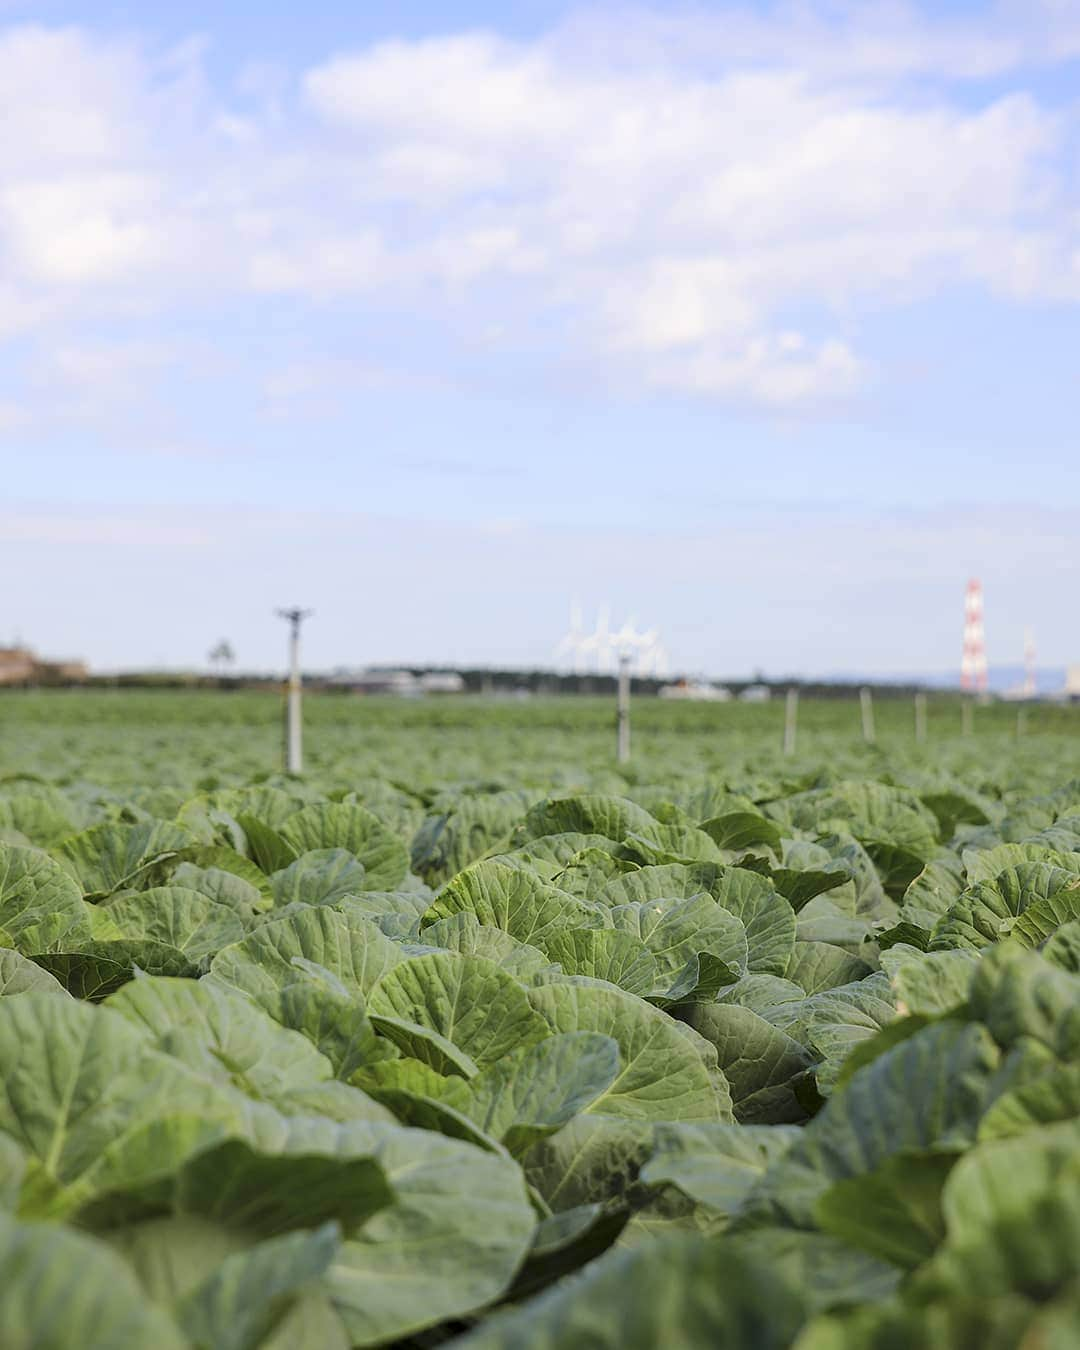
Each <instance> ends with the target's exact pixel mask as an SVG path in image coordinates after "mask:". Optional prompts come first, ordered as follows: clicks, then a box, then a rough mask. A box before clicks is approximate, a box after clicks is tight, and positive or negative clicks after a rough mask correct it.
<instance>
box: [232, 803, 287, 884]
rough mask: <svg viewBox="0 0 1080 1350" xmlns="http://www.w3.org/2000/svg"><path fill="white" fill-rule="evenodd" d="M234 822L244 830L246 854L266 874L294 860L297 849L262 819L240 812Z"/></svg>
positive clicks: (270, 873) (268, 874)
mask: <svg viewBox="0 0 1080 1350" xmlns="http://www.w3.org/2000/svg"><path fill="white" fill-rule="evenodd" d="M236 823H237V824H238V825H239V826H240V828H241V829H242V830H243V831H244V842H245V843H246V845H247V853H248V856H249V857H250V858H251V860H252V861H253V862H254V863H255V864H256V866H257V867H258V868H259V870H260V871H261V872H265V873H266V875H267V876H271V875H272V874H273V873H274V872H277V871H278V870H279V869H281V868H284V867H288V866H289V864H290V863H291V862H293V861H294V860H295V858H296V855H297V852H298V850H297V849H296V848H294V847H293V845H292V844H290V843H289V842H288V841H287V840H286V839H284V838H283V836H282V835H280V834H279V833H278V832H277V830H275V829H272V828H271V826H269V825H267V824H266V823H265V822H264V821H262V820H259V819H258V818H257V817H256V816H249V815H243V814H241V815H239V816H237V818H236Z"/></svg>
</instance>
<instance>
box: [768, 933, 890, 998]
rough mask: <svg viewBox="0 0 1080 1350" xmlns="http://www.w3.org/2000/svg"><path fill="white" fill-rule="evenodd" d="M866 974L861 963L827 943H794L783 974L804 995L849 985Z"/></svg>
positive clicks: (864, 963)
mask: <svg viewBox="0 0 1080 1350" xmlns="http://www.w3.org/2000/svg"><path fill="white" fill-rule="evenodd" d="M870 973H871V969H870V967H869V966H868V965H867V964H866V962H865V961H861V960H860V959H859V958H858V957H857V956H852V955H851V953H850V952H846V951H844V949H843V948H842V947H834V946H833V945H832V944H831V943H828V942H796V943H795V949H794V951H793V952H792V955H791V961H790V963H789V965H788V968H787V970H786V972H785V974H786V976H787V978H788V979H789V980H792V981H793V982H794V983H795V984H797V985H800V986H801V987H802V988H803V989H805V990H806V992H807V993H808V994H818V993H821V992H822V991H823V990H826V989H836V988H838V987H839V986H840V985H844V984H851V983H852V982H853V981H855V980H861V979H864V978H865V977H866V976H867V975H869V974H870Z"/></svg>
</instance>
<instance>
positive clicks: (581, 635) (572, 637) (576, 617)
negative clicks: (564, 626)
mask: <svg viewBox="0 0 1080 1350" xmlns="http://www.w3.org/2000/svg"><path fill="white" fill-rule="evenodd" d="M585 642H586V637H585V629H584V624H583V622H582V617H581V605H580V603H579V602H578V601H577V600H574V601H573V602H572V604H571V605H570V627H569V629H568V630H567V631H566V633H565V634H564V635H563V637H562V640H561V641H560V642H559V645H558V646H557V647H556V648H555V656H556V659H557V660H558V661H560V663H561V661H562V660H563V659H566V660H567V661H568V663H569V666H570V669H571V670H572V671H573V672H574V673H575V674H578V673H579V672H580V671H581V668H582V665H583V664H584V657H585V650H584V643H585Z"/></svg>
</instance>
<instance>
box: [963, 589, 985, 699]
mask: <svg viewBox="0 0 1080 1350" xmlns="http://www.w3.org/2000/svg"><path fill="white" fill-rule="evenodd" d="M986 684H987V678H986V638H985V635H984V633H983V592H982V582H981V581H977V580H975V578H974V577H973V578H972V579H971V580H970V581H969V582H968V584H967V595H966V597H965V599H964V655H963V659H962V660H961V662H960V688H961V689H967V690H970V691H971V692H973V693H978V694H984V693H985V692H986Z"/></svg>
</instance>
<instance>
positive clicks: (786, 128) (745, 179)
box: [0, 0, 1080, 408]
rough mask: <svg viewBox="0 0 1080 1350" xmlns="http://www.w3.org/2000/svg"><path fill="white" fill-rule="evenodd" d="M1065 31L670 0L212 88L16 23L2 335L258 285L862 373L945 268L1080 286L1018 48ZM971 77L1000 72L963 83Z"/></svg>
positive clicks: (665, 362) (574, 347)
mask: <svg viewBox="0 0 1080 1350" xmlns="http://www.w3.org/2000/svg"><path fill="white" fill-rule="evenodd" d="M1025 14H1026V17H1025ZM1076 36H1077V34H1076V25H1075V23H1074V22H1073V20H1072V17H1071V15H1070V12H1069V7H1068V6H1062V5H1060V4H1058V5H1055V3H1054V0H1042V4H1041V5H1040V6H1039V7H1038V8H1037V9H1031V10H1028V11H1025V13H1024V14H1021V12H1020V11H1019V10H1018V9H1016V8H1013V9H1012V10H1010V8H1009V7H1008V6H1004V7H1002V9H1001V11H1000V13H999V14H998V16H997V18H996V19H993V20H990V21H988V20H986V19H985V17H984V19H983V21H982V22H981V23H980V22H978V21H976V20H974V19H973V20H971V21H967V22H964V21H961V20H959V19H956V20H951V21H945V20H943V19H940V18H938V19H934V18H927V17H925V15H923V16H920V15H919V14H918V13H917V12H916V11H914V10H913V9H911V8H910V7H906V6H903V5H887V6H872V7H871V6H865V5H841V6H836V5H833V4H825V3H824V0H821V2H820V3H803V4H797V5H788V6H783V5H782V6H779V7H777V8H775V9H773V10H771V11H769V12H768V13H766V14H765V15H762V14H760V13H757V14H755V13H751V12H748V11H742V10H739V9H736V8H734V7H731V8H726V9H722V10H719V11H710V12H709V13H707V14H706V13H703V12H691V11H686V12H678V11H674V10H672V9H670V8H668V7H665V8H663V9H659V8H658V9H654V10H652V11H648V10H627V11H625V12H624V13H621V14H618V13H616V14H612V13H610V12H608V13H607V14H606V15H605V16H604V17H597V16H593V17H591V18H588V19H579V20H577V21H575V22H572V23H570V24H568V25H566V26H565V27H564V28H562V29H560V30H556V31H554V32H552V33H551V34H549V35H548V36H546V37H543V38H540V39H538V40H536V41H532V42H527V43H526V42H511V41H507V40H505V39H503V38H500V37H497V36H494V35H492V34H487V33H467V34H457V35H451V36H449V37H442V38H430V39H427V40H422V41H415V42H404V41H397V42H386V43H381V44H378V45H375V46H372V47H369V48H367V49H364V50H361V51H358V52H352V53H341V54H336V55H335V54H331V55H328V57H327V59H326V60H325V61H323V62H321V63H318V64H316V65H315V66H314V67H313V68H312V69H310V70H308V71H306V72H299V71H294V72H291V73H290V72H283V71H280V70H269V69H265V68H256V67H251V68H248V69H246V70H243V71H241V72H239V74H238V76H237V79H236V81H235V83H234V91H233V93H232V94H230V95H229V96H228V97H226V96H225V95H224V94H222V93H221V92H215V91H214V90H213V89H212V88H211V86H210V85H209V82H208V80H207V78H206V76H205V74H204V73H203V70H202V67H201V59H202V58H201V54H200V50H199V47H198V45H197V44H196V45H188V46H185V47H184V48H183V49H178V50H176V51H172V52H165V53H156V52H155V51H153V50H152V49H151V48H149V47H140V46H138V45H137V44H135V43H133V42H129V41H122V42H120V41H114V40H105V39H99V38H97V37H95V36H94V35H93V34H92V33H88V32H86V31H81V30H76V29H55V30H50V29H46V28H41V27H23V28H14V29H11V30H9V31H7V32H6V33H4V32H3V31H2V30H0V121H2V122H3V123H4V124H5V126H6V127H9V128H10V132H7V133H6V134H5V137H4V139H3V144H0V334H3V333H4V332H15V331H23V332H25V331H28V330H29V329H30V328H31V327H32V326H33V325H34V324H35V323H38V324H41V323H42V322H44V323H45V325H47V324H48V323H49V322H51V321H53V320H58V319H62V320H63V321H64V322H71V321H76V322H77V321H78V320H79V319H80V317H84V316H87V315H93V317H94V319H95V321H100V319H101V317H102V316H103V315H115V316H118V317H119V318H120V319H121V320H122V319H123V317H124V316H125V315H126V314H129V313H130V312H132V311H133V310H141V311H142V312H144V313H145V312H148V311H150V312H158V313H160V314H166V315H167V314H168V313H169V312H170V308H171V307H172V306H175V305H177V304H180V303H183V304H184V305H185V306H191V305H193V304H194V305H200V304H201V305H206V306H213V305H216V304H218V303H220V302H221V300H222V299H223V298H227V297H234V298H240V299H242V298H243V297H244V296H245V295H252V294H255V295H259V294H267V295H274V294H281V295H288V296H292V297H300V298H311V299H315V300H318V301H320V302H322V301H326V300H335V301H338V302H340V303H341V304H344V305H349V306H352V307H354V309H355V310H356V312H357V313H362V312H363V307H364V306H366V305H368V304H377V305H378V306H379V307H380V308H383V309H386V308H389V309H391V310H392V309H394V308H395V307H396V308H398V309H399V310H401V311H403V312H407V313H409V314H414V315H416V314H424V313H425V312H430V313H432V314H440V313H443V312H445V309H446V307H447V306H448V305H449V306H452V310H453V315H454V320H453V321H454V323H455V325H456V326H457V327H458V328H459V329H463V330H464V331H467V332H470V333H474V334H476V335H480V334H483V333H488V332H491V331H492V330H493V329H498V331H499V332H500V333H501V334H502V338H501V341H502V344H503V345H504V346H506V347H510V348H512V347H514V346H515V345H519V346H522V347H528V348H530V349H533V348H534V347H535V345H536V335H537V334H539V333H543V334H544V335H545V341H546V342H547V343H548V344H549V346H550V348H551V350H552V351H553V352H554V353H556V354H557V359H558V360H559V361H560V362H561V363H565V362H567V361H568V360H573V359H575V358H576V359H579V360H581V361H583V362H590V363H595V362H597V361H599V362H600V363H602V364H603V365H606V366H607V367H608V368H609V370H610V371H611V372H613V373H614V375H615V376H616V377H617V378H620V379H623V380H625V381H626V382H627V383H628V384H630V385H634V384H636V383H638V382H640V381H641V380H642V379H644V380H646V381H647V382H651V383H653V384H656V385H659V386H662V387H665V388H671V389H677V390H682V391H692V392H696V393H700V394H702V395H708V396H712V397H718V398H723V399H734V400H737V401H740V402H745V401H751V402H759V403H762V404H764V405H766V406H769V407H777V406H784V407H787V408H794V407H797V406H798V405H800V404H802V403H807V402H810V403H812V402H815V401H817V400H819V399H821V398H829V399H835V398H843V397H848V396H850V395H852V394H854V393H856V392H857V391H858V390H859V389H860V388H861V387H862V386H863V384H864V382H865V379H866V376H867V373H868V372H869V371H870V370H871V369H872V368H873V365H874V361H873V353H872V352H868V351H864V350H863V349H862V343H861V339H860V319H861V316H862V315H864V314H866V313H868V312H872V311H877V310H880V309H881V308H882V307H884V306H889V305H899V304H905V303H907V302H908V301H910V300H911V299H912V298H914V297H918V296H922V295H925V294H928V293H932V292H933V291H934V290H935V289H937V288H940V287H942V286H943V285H946V284H948V285H957V284H960V285H969V286H974V287H976V288H979V289H981V290H983V291H985V292H990V293H994V294H997V295H999V296H1003V297H1008V298H1010V299H1012V300H1014V301H1029V300H1035V301H1043V300H1045V299H1047V298H1052V299H1054V300H1055V301H1061V300H1069V301H1072V302H1080V261H1078V259H1080V223H1078V222H1080V186H1078V184H1077V182H1076V181H1075V176H1074V175H1073V176H1070V168H1069V156H1068V147H1069V145H1070V137H1071V136H1072V135H1074V133H1075V130H1076V127H1075V124H1074V122H1072V121H1070V116H1071V114H1070V113H1068V112H1067V111H1062V110H1060V109H1054V108H1050V107H1047V106H1044V105H1043V104H1042V103H1041V102H1040V101H1039V99H1038V97H1037V96H1036V94H1035V92H1033V86H1031V83H1030V80H1029V79H1028V74H1027V66H1028V65H1030V63H1032V62H1035V61H1050V60H1053V59H1063V58H1064V56H1065V55H1067V54H1068V53H1069V52H1070V51H1071V50H1072V46H1071V44H1072V43H1073V41H1074V38H1075V37H1076ZM987 74H993V75H994V76H995V77H997V79H998V81H999V82H1000V81H1002V80H1007V81H1008V82H1009V83H1010V85H1011V92H1008V93H1005V94H994V95H993V96H989V95H985V94H983V93H981V92H979V89H978V87H977V86H975V87H968V86H964V87H963V89H962V90H961V88H960V86H959V85H958V83H957V82H963V81H966V80H969V79H978V78H981V77H983V76H986V75H987ZM296 90H299V94H297V93H296V92H295V91H296ZM795 314H797V315H798V317H797V319H794V320H793V315H795ZM793 330H797V331H798V333H799V334H800V340H799V345H798V347H797V348H795V347H793V346H792V345H791V343H790V342H788V341H786V340H785V337H784V334H785V333H789V332H791V331H793Z"/></svg>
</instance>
